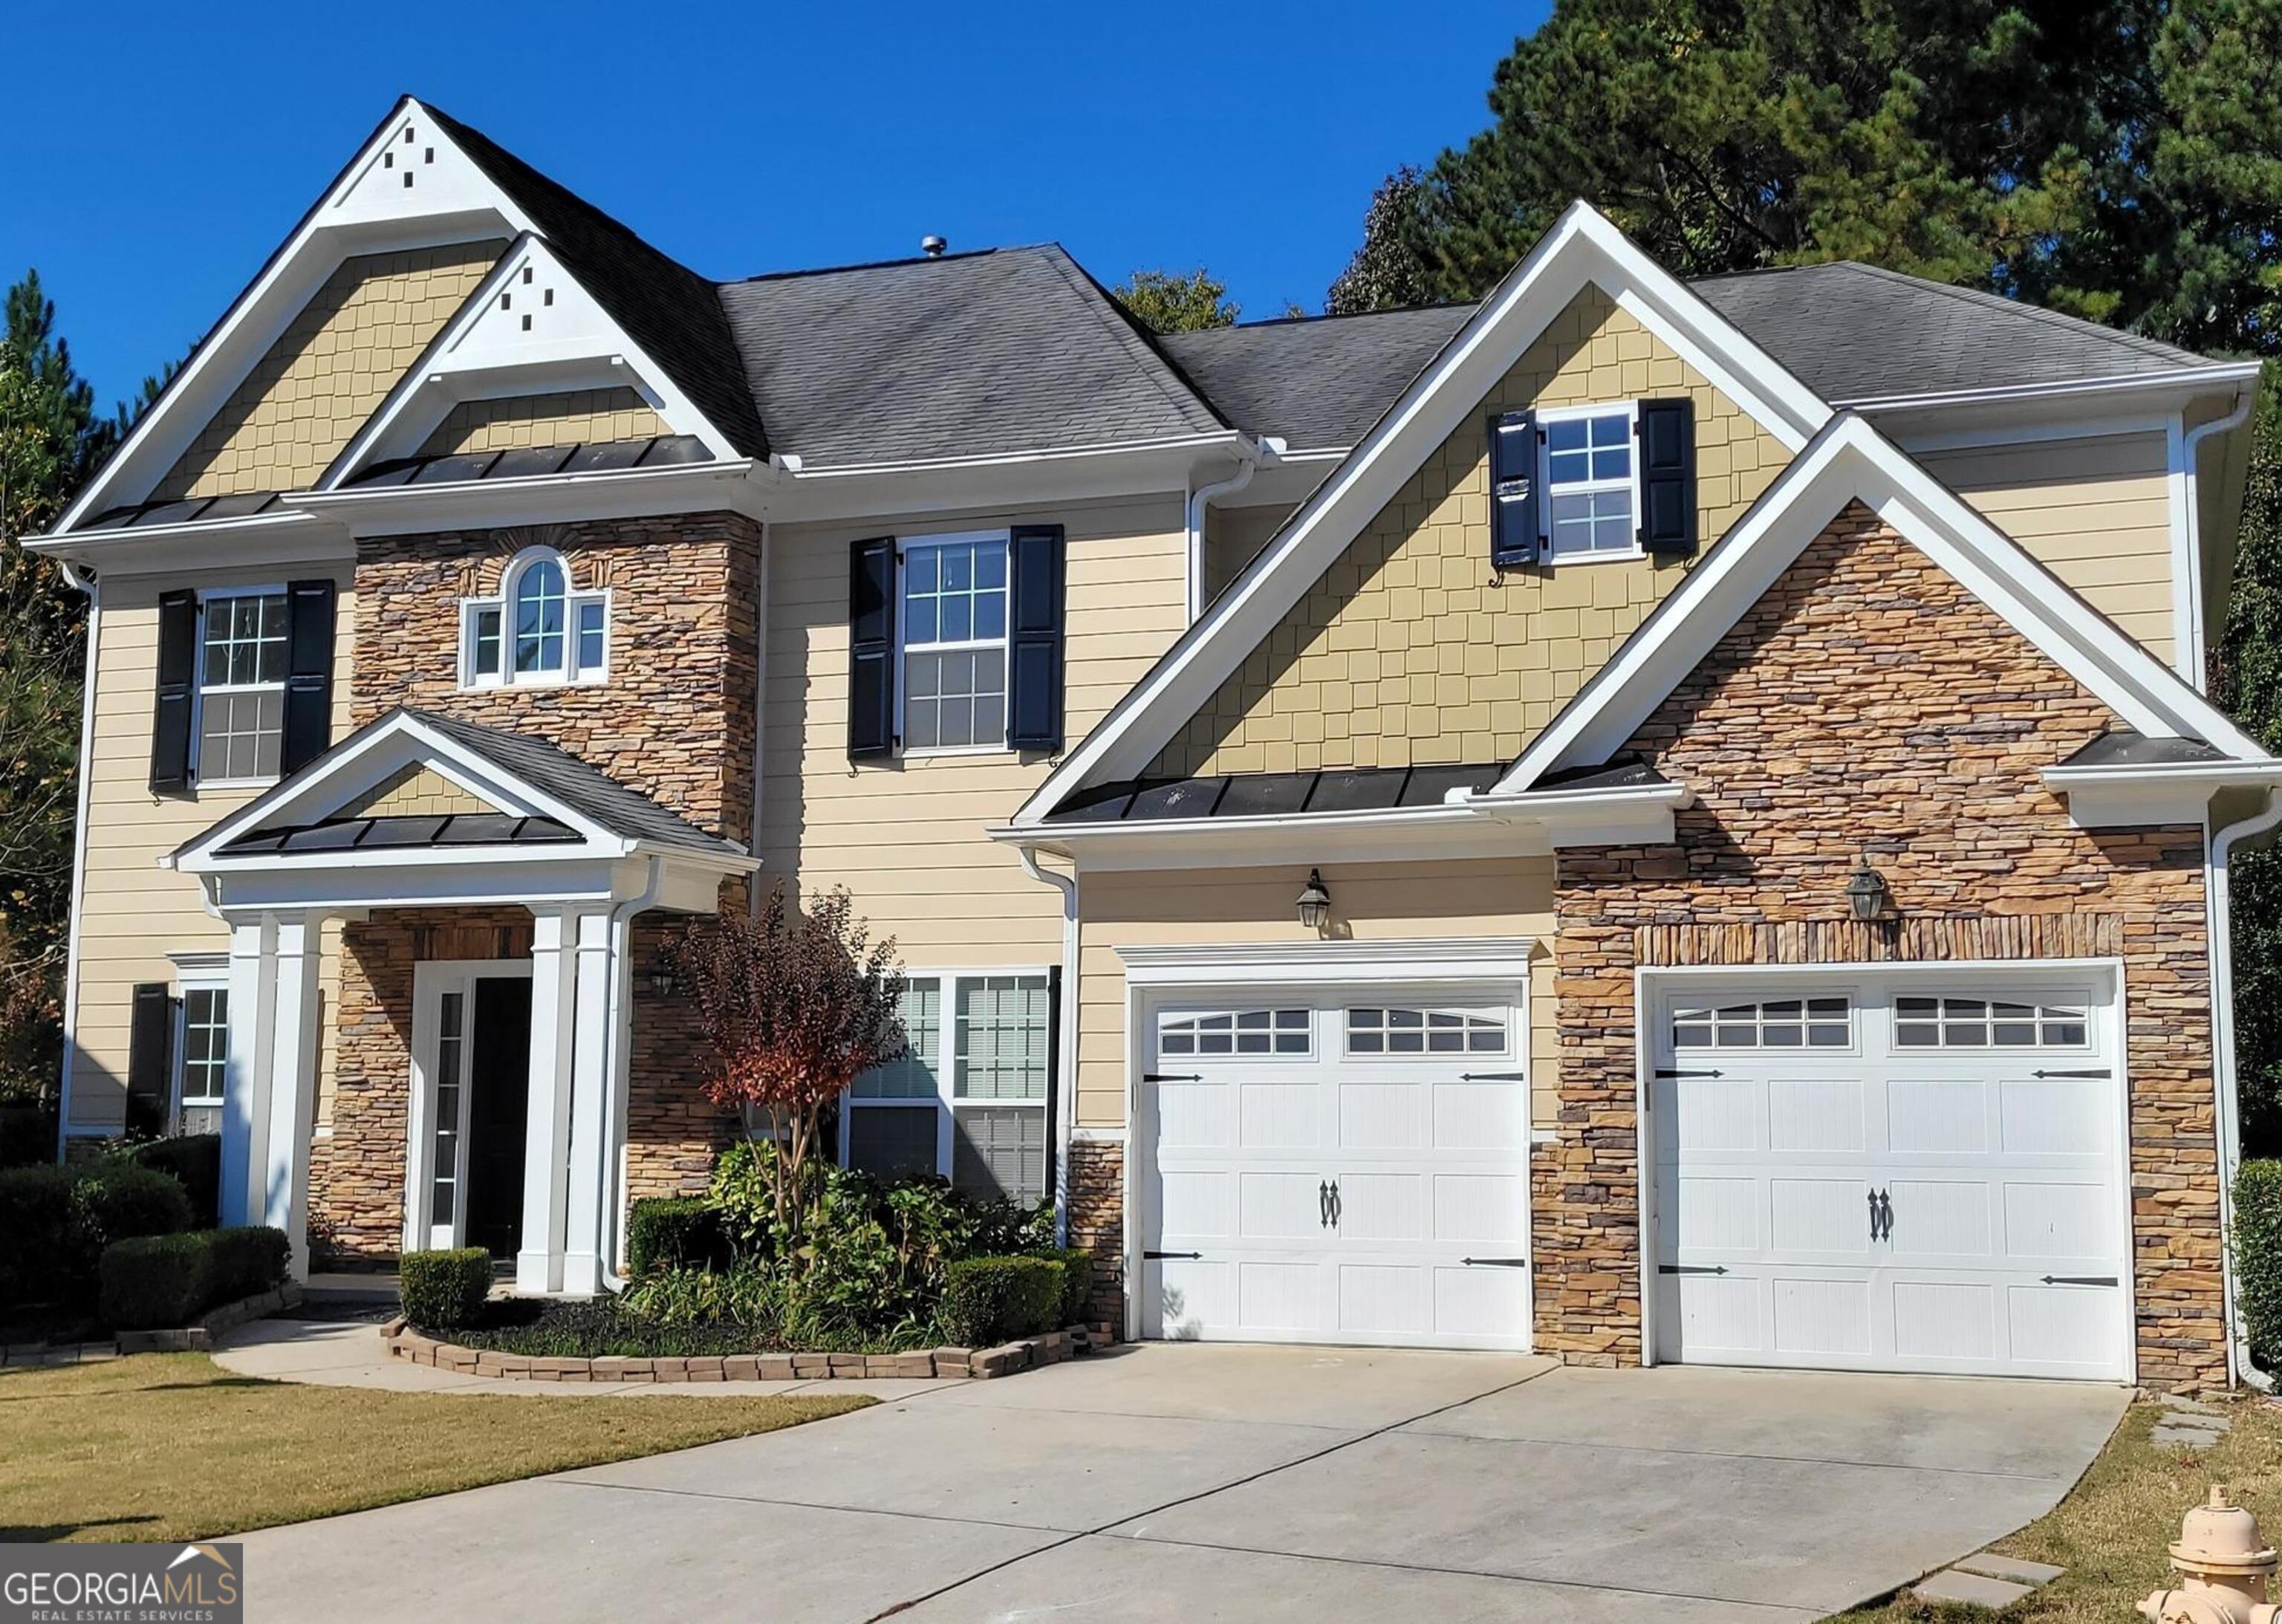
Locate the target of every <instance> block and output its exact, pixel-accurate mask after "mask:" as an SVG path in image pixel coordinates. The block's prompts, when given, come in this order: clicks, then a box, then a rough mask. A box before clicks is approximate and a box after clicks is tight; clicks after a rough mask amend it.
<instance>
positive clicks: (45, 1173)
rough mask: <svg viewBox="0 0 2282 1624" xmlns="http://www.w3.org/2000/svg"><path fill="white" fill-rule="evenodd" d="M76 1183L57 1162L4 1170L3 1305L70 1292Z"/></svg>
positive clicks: (0, 1209)
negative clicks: (73, 1194)
mask: <svg viewBox="0 0 2282 1624" xmlns="http://www.w3.org/2000/svg"><path fill="white" fill-rule="evenodd" d="M74 1182H76V1181H75V1180H74V1177H73V1174H72V1171H71V1169H69V1168H62V1167H58V1166H56V1165H55V1164H54V1163H52V1162H50V1163H46V1164H43V1165H39V1166H34V1167H12V1168H9V1169H6V1170H4V1171H0V1309H11V1308H14V1307H16V1306H18V1305H19V1304H22V1303H27V1302H52V1301H54V1300H55V1299H56V1298H57V1297H58V1296H59V1295H66V1294H69V1282H70V1280H71V1278H72V1274H73V1269H72V1264H73V1261H74V1255H75V1254H76V1252H77V1251H78V1244H77V1242H76V1240H75V1239H74V1236H73V1229H74V1215H73V1208H72V1185H73V1184H74Z"/></svg>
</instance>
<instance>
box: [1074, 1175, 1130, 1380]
mask: <svg viewBox="0 0 2282 1624" xmlns="http://www.w3.org/2000/svg"><path fill="white" fill-rule="evenodd" d="M1069 1243H1070V1245H1072V1246H1074V1247H1085V1248H1087V1249H1088V1250H1089V1251H1091V1253H1092V1254H1093V1302H1092V1304H1091V1312H1092V1315H1093V1319H1094V1323H1096V1324H1107V1325H1113V1326H1114V1327H1115V1328H1116V1330H1117V1333H1118V1334H1119V1335H1121V1336H1122V1335H1123V1334H1124V1333H1125V1146H1122V1145H1120V1144H1118V1143H1116V1142H1115V1141H1114V1140H1105V1139H1073V1140H1071V1141H1070V1147H1069Z"/></svg>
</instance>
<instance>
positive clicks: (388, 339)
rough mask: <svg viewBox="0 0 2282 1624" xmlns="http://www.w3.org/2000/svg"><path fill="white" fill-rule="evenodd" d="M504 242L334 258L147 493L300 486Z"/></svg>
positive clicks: (369, 410)
mask: <svg viewBox="0 0 2282 1624" xmlns="http://www.w3.org/2000/svg"><path fill="white" fill-rule="evenodd" d="M504 246H505V245H503V244H500V243H458V244H454V245H452V246H450V247H446V248H419V249H413V250H410V251H408V252H406V253H373V254H361V255H359V256H357V257H356V258H354V259H351V260H343V261H342V262H341V267H340V268H339V269H338V270H337V271H335V272H334V273H333V275H332V276H331V277H330V279H329V280H328V281H327V282H326V283H325V285H324V286H323V287H322V288H320V289H318V290H317V293H316V296H315V297H314V298H313V299H310V301H309V302H308V304H307V306H306V307H304V308H303V309H302V311H301V314H300V315H297V316H295V317H294V318H293V322H292V324H291V326H289V327H288V328H286V330H285V331H284V333H283V336H281V337H280V338H278V340H277V342H276V343H275V344H273V345H271V346H269V353H268V354H266V355H264V356H263V357H262V358H261V360H260V362H259V363H258V364H257V365H256V366H255V367H254V369H253V370H252V373H251V374H249V375H248V376H247V377H246V379H245V382H244V383H242V384H240V385H238V387H237V392H236V393H234V394H232V395H231V396H230V398H229V401H228V403H227V404H225V405H224V406H223V407H222V408H221V411H220V412H218V413H216V414H215V415H214V418H213V422H211V423H207V424H206V428H205V429H204V430H202V431H200V432H199V434H198V439H196V440H195V441H193V442H192V443H191V445H190V449H189V450H188V451H186V452H184V453H183V454H182V458H181V460H180V461H179V462H176V463H175V466H174V469H173V470H172V471H171V472H169V473H168V474H167V477H166V478H164V479H162V480H160V481H159V487H158V489H157V490H156V491H154V492H152V493H151V494H152V495H153V496H155V497H178V496H222V495H229V494H231V493H235V492H239V491H295V490H301V489H303V488H305V487H307V486H308V485H309V484H310V483H311V482H312V481H314V479H315V478H316V477H317V476H318V475H319V474H321V473H322V472H324V470H325V466H326V464H328V463H329V462H331V461H332V460H333V458H334V456H335V455H338V453H339V451H340V449H341V447H344V446H345V445H347V444H348V442H349V438H350V436H352V435H353V434H354V433H355V432H356V431H358V430H359V429H360V428H362V427H363V426H364V423H365V420H366V419H367V418H368V417H369V416H372V414H373V411H374V409H375V408H376V407H378V406H379V405H380V402H381V400H382V398H383V397H384V396H385V395H386V394H387V393H388V392H389V390H390V389H392V388H393V387H394V386H395V384H396V380H397V379H398V378H400V377H403V376H404V372H405V369H406V368H407V367H409V366H410V365H411V364H412V363H413V362H414V361H416V360H418V359H419V356H420V353H421V352H422V351H423V350H424V349H426V348H427V347H428V344H429V341H430V340H431V339H432V338H435V336H436V335H437V334H438V333H439V332H440V331H441V330H443V327H444V323H445V322H447V321H449V320H450V319H451V317H452V315H453V313H454V311H456V310H458V309H459V307H461V306H462V304H464V303H465V302H466V301H467V298H468V295H469V294H470V293H472V292H474V291H475V289H476V284H478V283H479V282H481V281H482V280H483V279H484V277H485V274H487V273H488V272H489V271H490V270H491V268H492V267H493V265H494V264H496V263H497V262H498V260H499V257H500V253H501V250H502V249H503V247H504Z"/></svg>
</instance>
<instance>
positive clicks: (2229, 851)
mask: <svg viewBox="0 0 2282 1624" xmlns="http://www.w3.org/2000/svg"><path fill="white" fill-rule="evenodd" d="M2278 826H2282V794H2277V793H2275V792H2274V791H2272V790H2269V791H2268V792H2267V803H2266V810H2265V811H2263V812H2258V813H2255V814H2254V815H2253V816H2251V817H2248V818H2245V819H2243V820H2241V821H2239V822H2237V823H2231V824H2228V825H2227V826H2226V827H2225V828H2222V829H2216V830H2214V829H2213V828H2211V823H2210V817H2209V814H2208V812H2206V813H2205V814H2204V817H2203V836H2204V839H2205V841H2206V843H2208V849H2209V853H2210V868H2209V881H2208V885H2207V886H2206V888H2205V890H2206V892H2207V896H2206V907H2207V910H2208V926H2207V929H2208V931H2209V933H2210V964H2211V1075H2212V1078H2213V1080H2214V1084H2215V1086H2216V1108H2215V1113H2214V1115H2215V1118H2216V1129H2217V1139H2218V1231H2219V1282H2220V1290H2221V1294H2222V1300H2223V1303H2224V1313H2225V1316H2226V1329H2227V1348H2226V1363H2227V1375H2228V1378H2229V1379H2230V1380H2231V1381H2243V1382H2247V1383H2248V1384H2249V1385H2250V1386H2252V1387H2256V1388H2257V1389H2258V1390H2259V1391H2260V1392H2262V1393H2271V1392H2273V1391H2274V1390H2275V1382H2274V1378H2273V1377H2271V1376H2270V1375H2268V1374H2267V1373H2266V1372H2265V1371H2262V1370H2260V1369H2259V1368H2258V1367H2257V1366H2256V1365H2255V1364H2252V1363H2251V1361H2250V1333H2249V1330H2248V1328H2247V1326H2246V1325H2245V1324H2244V1323H2243V1318H2242V1303H2241V1297H2240V1294H2239V1292H2238V1290H2237V1289H2236V1285H2235V1270H2234V1176H2235V1172H2236V1169H2239V1167H2240V1166H2241V1165H2242V1122H2241V1111H2242V1095H2241V1087H2240V1079H2239V1077H2238V1076H2237V1074H2236V1069H2235V1061H2234V941H2233V937H2232V935H2231V931H2232V909H2233V903H2232V897H2231V896H2230V895H2229V883H2230V882H2229V866H2230V862H2231V859H2232V857H2233V853H2234V846H2235V843H2236V842H2237V841H2241V840H2248V839H2251V838H2253V837H2255V836H2256V835H2263V834H2265V833H2267V832H2268V831H2269V830H2270V829H2272V828H2277V827H2278Z"/></svg>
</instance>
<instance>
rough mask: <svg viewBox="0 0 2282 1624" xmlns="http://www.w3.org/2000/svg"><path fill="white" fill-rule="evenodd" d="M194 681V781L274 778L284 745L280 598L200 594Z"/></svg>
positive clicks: (259, 593)
mask: <svg viewBox="0 0 2282 1624" xmlns="http://www.w3.org/2000/svg"><path fill="white" fill-rule="evenodd" d="M285 674H286V616H285V594H284V593H283V591H281V590H278V589H276V588H268V589H263V590H254V591H243V592H210V593H208V594H206V596H205V599H204V601H203V602H202V603H201V605H200V610H199V630H198V759H197V771H198V781H199V782H200V783H201V784H208V785H211V784H226V783H245V782H254V781H260V780H264V779H272V778H276V776H277V773H278V763H279V761H280V759H281V758H282V756H283V750H284V742H285Z"/></svg>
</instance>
